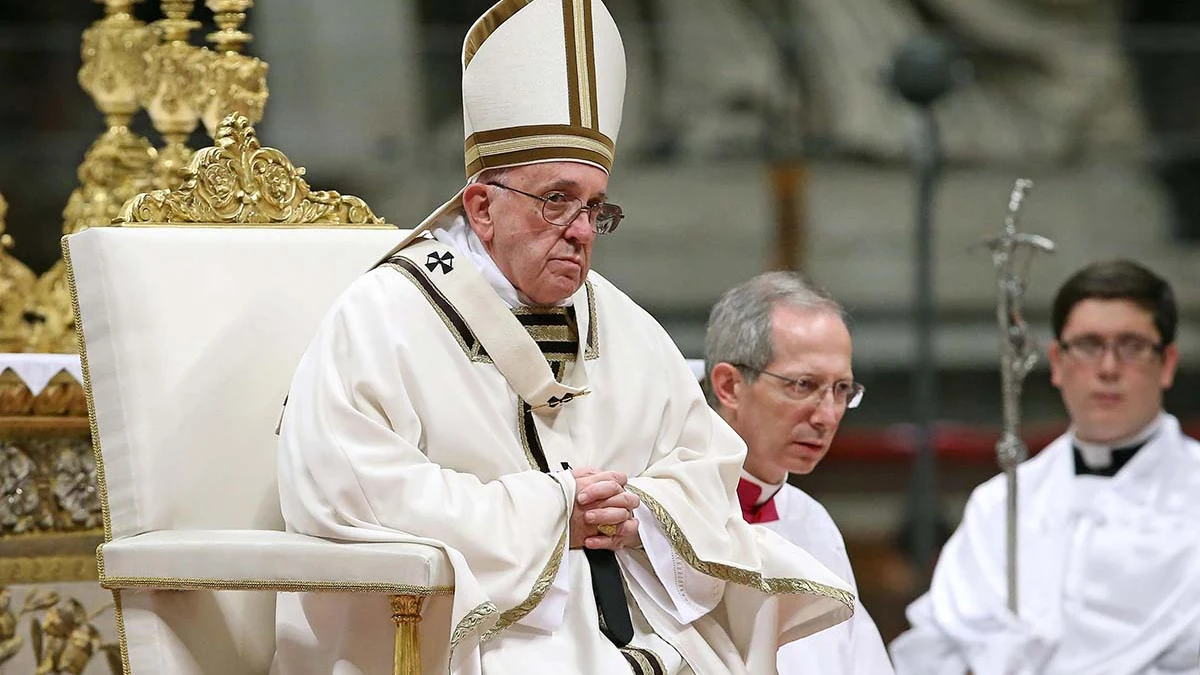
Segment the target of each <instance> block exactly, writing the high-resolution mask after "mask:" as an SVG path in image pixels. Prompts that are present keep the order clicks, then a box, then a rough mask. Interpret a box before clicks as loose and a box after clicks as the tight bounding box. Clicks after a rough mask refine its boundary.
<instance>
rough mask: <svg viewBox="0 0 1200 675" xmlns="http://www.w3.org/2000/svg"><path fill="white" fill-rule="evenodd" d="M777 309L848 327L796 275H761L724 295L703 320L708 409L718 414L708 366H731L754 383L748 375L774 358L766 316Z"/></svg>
mask: <svg viewBox="0 0 1200 675" xmlns="http://www.w3.org/2000/svg"><path fill="white" fill-rule="evenodd" d="M778 305H786V306H789V307H796V308H798V309H822V310H827V311H830V312H833V313H834V314H837V315H838V317H840V318H841V319H842V321H843V322H847V321H846V319H847V317H846V312H845V310H844V309H842V306H841V305H840V304H838V302H837V301H836V300H834V299H833V297H832V296H830V295H829V293H828V292H826V291H825V290H824V289H822V288H820V287H818V286H816V285H814V284H813V283H811V282H810V281H808V280H807V279H806V278H804V276H803V275H801V274H799V273H797V272H765V273H763V274H760V275H758V276H756V277H754V278H753V279H751V280H749V281H746V282H743V283H741V284H739V285H737V286H734V287H733V288H731V289H729V290H728V291H726V292H725V294H724V295H722V296H721V299H720V300H718V301H717V304H716V305H714V306H713V308H712V312H711V313H710V314H709V315H708V331H707V333H706V334H705V337H704V371H705V372H704V380H705V385H706V386H705V387H704V390H705V395H706V396H707V397H708V403H709V405H711V406H713V407H714V408H719V406H718V402H717V400H716V396H715V395H714V394H713V392H712V386H711V379H712V370H713V366H715V365H717V364H718V363H730V364H736V365H738V366H739V367H740V368H739V369H740V370H741V371H742V376H743V377H745V378H746V379H747V380H748V381H751V382H753V381H754V379H755V378H756V377H758V372H757V371H755V370H753V369H762V368H766V367H767V364H768V363H770V362H771V359H772V358H774V356H775V347H774V344H773V343H772V342H771V312H772V310H774V309H775V307H776V306H778ZM847 323H848V322H847Z"/></svg>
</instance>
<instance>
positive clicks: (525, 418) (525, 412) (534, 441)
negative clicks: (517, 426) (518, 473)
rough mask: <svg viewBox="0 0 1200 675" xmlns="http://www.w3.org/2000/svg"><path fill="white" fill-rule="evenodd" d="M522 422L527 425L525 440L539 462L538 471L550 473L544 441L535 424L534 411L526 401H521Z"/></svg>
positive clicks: (530, 451) (535, 459)
mask: <svg viewBox="0 0 1200 675" xmlns="http://www.w3.org/2000/svg"><path fill="white" fill-rule="evenodd" d="M521 420H522V424H524V425H525V440H526V441H527V442H528V443H529V453H530V454H531V455H533V460H534V461H535V462H537V468H538V471H541V472H542V473H550V464H549V463H548V462H547V461H546V451H545V450H543V449H542V439H541V438H540V437H539V436H538V432H537V425H536V424H534V423H533V409H532V408H530V407H529V404H528V403H526V402H525V401H521Z"/></svg>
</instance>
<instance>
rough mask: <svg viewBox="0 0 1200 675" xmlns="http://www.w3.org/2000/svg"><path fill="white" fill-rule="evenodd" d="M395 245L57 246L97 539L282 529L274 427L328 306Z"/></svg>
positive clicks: (236, 236)
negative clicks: (83, 405) (83, 409)
mask: <svg viewBox="0 0 1200 675" xmlns="http://www.w3.org/2000/svg"><path fill="white" fill-rule="evenodd" d="M404 234H405V232H404V231H402V230H396V229H390V228H389V229H371V228H363V227H353V226H330V227H321V228H316V227H300V228H268V227H253V226H246V227H113V228H94V229H90V230H86V231H84V232H82V233H80V234H76V235H73V236H71V237H68V238H67V242H66V253H67V258H68V263H69V265H70V267H71V270H72V271H73V274H74V282H75V288H76V292H77V294H78V303H79V304H78V310H77V311H78V314H79V321H80V329H81V332H82V335H83V339H84V345H85V347H84V351H85V352H86V354H85V356H86V361H85V367H86V374H87V376H88V378H89V380H90V386H91V395H92V401H93V402H94V413H95V417H94V420H95V425H96V428H95V429H94V431H95V432H96V433H97V436H98V437H97V438H96V439H95V442H96V443H98V447H99V449H100V454H101V456H100V457H98V459H99V460H100V462H102V464H101V469H102V472H103V474H102V477H101V486H100V487H101V491H102V492H101V495H102V502H103V506H104V509H105V516H106V528H107V529H108V532H106V535H107V536H109V537H112V538H116V537H121V536H128V535H132V534H138V533H141V532H146V531H149V530H161V529H281V528H282V525H283V523H282V517H281V516H280V512H279V501H278V492H277V488H276V478H275V453H276V444H277V437H276V435H275V428H276V424H277V422H278V420H279V415H280V413H281V411H282V405H283V402H284V397H285V396H286V394H287V390H288V386H289V384H290V382H291V378H292V374H293V371H294V369H295V367H296V364H297V363H298V362H299V360H300V357H301V355H302V354H303V352H304V350H305V348H306V347H307V345H308V343H309V341H310V340H311V338H312V336H313V334H314V332H315V330H316V328H317V325H318V324H319V322H320V321H321V319H322V317H323V316H324V315H325V314H326V313H327V311H328V309H329V307H330V306H331V305H332V303H333V301H334V300H335V299H336V298H337V296H338V295H339V294H340V293H341V292H342V291H343V290H344V289H345V288H346V287H347V286H348V285H349V284H350V283H351V282H352V281H353V280H354V279H355V278H356V277H357V276H359V275H360V274H362V273H363V272H365V271H366V270H367V269H368V268H369V267H370V266H371V265H372V264H373V263H374V262H375V261H376V260H377V259H378V257H379V256H380V255H382V254H383V253H384V252H386V251H388V250H389V249H390V248H391V247H392V246H394V245H395V244H396V243H397V242H398V241H399V240H400V239H401V238H402V237H403V235H404Z"/></svg>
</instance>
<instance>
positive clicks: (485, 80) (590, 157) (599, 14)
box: [388, 0, 625, 256]
mask: <svg viewBox="0 0 1200 675" xmlns="http://www.w3.org/2000/svg"><path fill="white" fill-rule="evenodd" d="M462 64H463V76H462V94H463V96H462V98H463V127H464V135H465V140H464V150H465V159H466V173H467V184H470V183H471V182H472V181H474V180H475V179H476V178H477V177H478V176H479V174H480V173H482V172H483V171H485V170H488V169H501V168H506V167H513V166H521V165H525V164H535V163H539V162H562V161H574V162H582V163H584V164H590V165H592V166H596V167H598V168H600V169H602V170H604V172H605V173H608V172H609V171H610V170H611V169H612V165H613V157H614V154H615V150H616V143H617V133H618V131H619V130H620V127H621V110H622V106H623V105H624V99H625V47H624V45H623V43H622V42H621V34H620V33H619V32H618V31H617V24H616V22H614V21H613V18H612V15H611V14H609V13H608V9H607V8H606V7H605V6H604V3H603V2H601V0H501V1H500V2H498V3H496V4H495V5H493V6H492V8H491V9H489V10H488V11H487V12H486V13H484V15H483V16H481V17H480V18H479V20H478V21H476V22H475V25H474V26H472V27H471V30H470V31H469V32H468V33H467V39H466V40H465V41H464V42H463V53H462ZM465 189H466V187H465V186H464V187H463V190H459V191H458V193H457V194H456V195H454V197H452V198H451V199H450V200H449V201H447V202H446V203H445V204H443V205H442V206H441V207H439V208H438V209H437V210H436V211H434V212H433V213H431V214H430V215H429V216H428V217H426V218H425V220H423V221H421V224H420V225H418V226H417V227H416V229H415V230H413V233H412V234H411V235H410V236H408V237H405V240H404V241H403V242H401V243H400V245H399V246H397V247H396V248H395V249H393V251H392V253H395V251H397V250H399V249H401V248H403V247H404V246H406V245H408V243H409V242H410V241H411V240H412V239H413V238H414V237H416V236H419V235H420V233H422V232H424V231H426V230H428V229H430V228H432V227H434V226H437V225H439V224H443V223H450V222H453V220H454V219H455V218H456V217H458V216H460V215H463V205H462V198H463V191H464V190H465ZM392 253H389V254H388V256H390V255H391V254H392Z"/></svg>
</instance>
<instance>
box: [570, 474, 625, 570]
mask: <svg viewBox="0 0 1200 675" xmlns="http://www.w3.org/2000/svg"><path fill="white" fill-rule="evenodd" d="M571 473H572V475H574V476H575V508H574V509H572V511H571V524H570V532H571V537H570V542H571V548H593V549H608V550H610V551H616V550H618V549H622V548H637V547H639V546H641V545H642V539H641V535H640V534H639V533H638V521H637V520H636V519H635V518H634V517H633V511H634V509H636V508H637V507H638V505H639V504H640V503H641V500H639V499H638V496H637V495H635V494H633V493H632V492H629V491H627V490H626V489H625V484H626V483H627V482H628V480H629V479H628V477H627V476H626V475H625V474H623V473H621V472H619V471H597V470H596V469H574V470H572V471H571ZM601 525H604V526H606V527H605V530H608V531H611V532H612V534H606V533H605V532H601V531H600V526H601ZM608 526H611V527H608ZM613 528H615V529H613Z"/></svg>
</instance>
